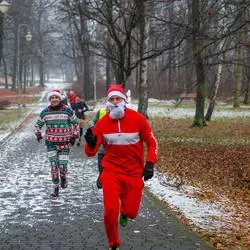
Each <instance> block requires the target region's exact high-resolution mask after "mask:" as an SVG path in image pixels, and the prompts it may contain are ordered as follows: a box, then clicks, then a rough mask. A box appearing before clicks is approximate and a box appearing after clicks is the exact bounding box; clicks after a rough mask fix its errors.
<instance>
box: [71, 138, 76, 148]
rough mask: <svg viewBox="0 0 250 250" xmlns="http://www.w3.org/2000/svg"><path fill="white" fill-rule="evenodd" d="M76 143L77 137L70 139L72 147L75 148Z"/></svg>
mask: <svg viewBox="0 0 250 250" xmlns="http://www.w3.org/2000/svg"><path fill="white" fill-rule="evenodd" d="M75 141H76V138H75V137H71V138H70V139H69V143H70V144H71V145H72V146H74V144H75Z"/></svg>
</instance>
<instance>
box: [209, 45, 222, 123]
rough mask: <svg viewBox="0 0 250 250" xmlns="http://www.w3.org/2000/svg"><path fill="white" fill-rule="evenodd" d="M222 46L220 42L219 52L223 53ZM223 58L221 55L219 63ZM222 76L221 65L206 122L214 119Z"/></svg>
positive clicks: (220, 65)
mask: <svg viewBox="0 0 250 250" xmlns="http://www.w3.org/2000/svg"><path fill="white" fill-rule="evenodd" d="M222 46H223V41H221V42H220V45H219V51H221V49H222ZM222 58H223V55H220V56H219V61H221V59H222ZM221 74H222V64H221V63H220V64H219V66H218V71H217V74H216V79H215V83H214V86H213V90H212V95H211V98H210V102H209V107H208V110H207V113H206V115H205V120H206V121H210V120H211V117H212V114H213V111H214V105H215V101H216V97H217V92H218V89H219V86H220V81H221Z"/></svg>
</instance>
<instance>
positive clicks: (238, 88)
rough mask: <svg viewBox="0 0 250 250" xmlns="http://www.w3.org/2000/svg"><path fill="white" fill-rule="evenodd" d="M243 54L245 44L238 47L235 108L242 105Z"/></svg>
mask: <svg viewBox="0 0 250 250" xmlns="http://www.w3.org/2000/svg"><path fill="white" fill-rule="evenodd" d="M242 56H243V46H240V48H239V49H238V59H237V72H236V88H235V95H234V104H233V107H234V108H239V107H240V94H241V83H242V70H243V66H242V64H241V62H242Z"/></svg>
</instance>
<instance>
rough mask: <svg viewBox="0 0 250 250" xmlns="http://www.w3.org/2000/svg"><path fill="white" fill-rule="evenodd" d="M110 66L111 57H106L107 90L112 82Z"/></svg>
mask: <svg viewBox="0 0 250 250" xmlns="http://www.w3.org/2000/svg"><path fill="white" fill-rule="evenodd" d="M110 67H111V63H110V61H109V59H108V58H106V91H107V90H108V88H109V84H110V83H111V76H110Z"/></svg>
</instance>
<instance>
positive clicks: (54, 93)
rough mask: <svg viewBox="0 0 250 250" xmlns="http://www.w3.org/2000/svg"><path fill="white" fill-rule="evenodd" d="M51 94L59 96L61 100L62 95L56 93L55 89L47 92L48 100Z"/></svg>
mask: <svg viewBox="0 0 250 250" xmlns="http://www.w3.org/2000/svg"><path fill="white" fill-rule="evenodd" d="M53 95H55V96H58V97H59V98H60V100H62V96H61V95H60V93H58V92H56V91H54V92H53V91H51V92H49V94H48V97H47V98H48V101H49V100H50V97H51V96H53Z"/></svg>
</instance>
